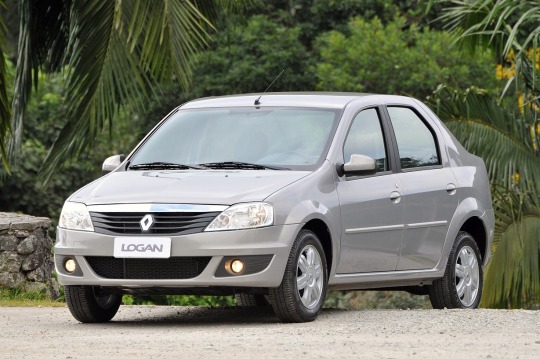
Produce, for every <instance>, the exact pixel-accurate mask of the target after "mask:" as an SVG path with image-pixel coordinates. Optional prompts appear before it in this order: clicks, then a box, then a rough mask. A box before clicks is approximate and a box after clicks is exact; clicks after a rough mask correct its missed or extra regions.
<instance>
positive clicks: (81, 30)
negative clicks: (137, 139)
mask: <svg viewBox="0 0 540 359" xmlns="http://www.w3.org/2000/svg"><path fill="white" fill-rule="evenodd" d="M239 4H241V2H240V1H237V0H235V1H232V0H221V1H217V2H209V1H203V0H199V1H168V2H163V1H160V0H150V1H140V0H138V1H120V0H116V1H100V0H88V1H82V2H78V1H55V0H41V1H31V0H20V1H19V2H18V6H19V16H20V25H21V26H20V33H19V44H18V54H17V74H16V77H15V89H14V96H13V102H12V112H13V117H12V120H11V131H9V121H10V119H9V117H6V116H2V117H0V150H1V149H3V148H5V145H6V143H7V141H8V140H9V141H10V143H11V145H12V146H11V149H12V151H11V153H10V154H8V156H12V155H13V154H14V153H15V152H16V150H17V149H18V148H19V146H20V144H21V141H22V138H23V137H22V134H23V125H24V118H25V110H26V107H27V105H28V103H29V101H30V95H31V92H32V85H35V86H36V87H37V84H38V82H39V77H38V74H39V73H40V71H46V72H48V73H58V72H63V74H64V75H65V76H66V79H67V81H66V82H65V88H64V91H65V93H66V95H67V96H65V103H64V106H63V113H64V117H65V118H66V121H64V122H63V127H62V130H61V131H60V132H59V134H58V136H57V137H56V139H55V141H54V143H53V145H52V148H51V149H50V150H49V152H48V154H47V157H46V159H45V160H44V162H43V171H44V174H45V179H46V180H49V179H51V178H52V177H53V175H54V174H55V171H56V170H57V169H58V168H60V167H61V165H62V164H63V163H65V162H66V161H67V160H69V159H73V158H77V157H78V156H79V155H80V154H81V153H82V152H83V151H85V150H88V149H91V148H92V147H93V146H94V145H95V141H96V139H97V138H98V137H99V135H100V134H101V132H102V130H103V129H104V128H109V130H110V129H111V128H112V122H113V121H114V120H115V119H116V117H117V116H118V115H119V113H120V110H125V109H128V108H130V107H132V106H133V107H135V108H138V109H143V107H144V104H145V102H146V101H147V98H148V96H151V95H153V93H152V91H151V90H152V89H153V88H155V86H157V84H158V83H159V82H161V81H165V80H169V79H172V78H175V79H176V80H177V81H178V82H179V83H180V84H181V85H182V86H183V88H184V89H185V88H187V85H188V83H189V81H190V78H191V76H190V75H191V66H190V64H191V58H192V57H193V55H194V54H195V53H196V52H197V51H198V50H200V49H201V48H202V47H203V46H204V45H206V42H207V41H208V40H209V39H210V35H209V34H210V31H213V30H214V29H213V27H212V25H211V23H210V20H212V19H213V18H214V17H215V16H218V14H219V15H221V14H222V12H219V11H217V10H218V9H220V10H223V12H224V13H226V12H227V10H229V9H230V8H232V7H233V5H235V6H236V5H239ZM0 25H1V24H0ZM0 45H1V44H0ZM2 49H3V47H2V46H0V50H2ZM3 64H5V62H2V63H0V79H1V78H3V77H2V76H3V73H2V69H3V67H2V65H3ZM6 92H7V86H2V87H0V100H1V99H2V98H3V96H4V95H5V93H6ZM0 113H1V108H0ZM8 132H9V135H10V136H9V137H10V138H9V139H8V136H6V134H8ZM0 153H1V151H0ZM2 159H3V160H4V161H5V160H6V156H5V155H3V156H2Z"/></svg>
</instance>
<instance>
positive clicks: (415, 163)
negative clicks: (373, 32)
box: [387, 106, 458, 270]
mask: <svg viewBox="0 0 540 359" xmlns="http://www.w3.org/2000/svg"><path fill="white" fill-rule="evenodd" d="M387 110H388V115H389V118H390V122H391V124H392V128H393V131H394V134H395V140H396V143H397V149H398V154H399V166H400V170H399V174H398V176H399V180H400V183H401V185H402V186H403V193H402V196H403V206H404V218H403V220H404V224H405V229H404V232H403V241H402V245H401V253H400V258H399V263H398V266H397V270H413V269H428V268H433V267H435V266H436V264H437V263H438V261H439V260H440V258H441V254H442V249H443V245H444V241H445V239H446V233H447V231H448V226H449V225H450V221H451V219H452V216H453V214H454V212H455V210H456V208H457V205H458V196H457V195H456V193H457V181H456V179H455V177H454V174H453V172H452V170H451V169H450V168H449V167H444V166H442V161H441V150H443V149H444V148H443V146H444V143H442V142H440V141H439V136H438V129H437V128H436V126H434V125H432V124H430V122H428V121H426V119H424V118H423V117H422V116H421V115H420V114H419V113H418V112H417V111H416V110H415V109H414V108H413V107H406V106H388V107H387Z"/></svg>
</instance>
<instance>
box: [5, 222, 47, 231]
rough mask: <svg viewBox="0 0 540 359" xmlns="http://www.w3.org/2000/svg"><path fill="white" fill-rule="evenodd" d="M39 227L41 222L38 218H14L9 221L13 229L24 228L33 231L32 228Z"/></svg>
mask: <svg viewBox="0 0 540 359" xmlns="http://www.w3.org/2000/svg"><path fill="white" fill-rule="evenodd" d="M38 227H41V223H40V221H39V220H31V219H28V220H23V219H21V220H16V221H13V222H11V229H13V230H17V229H18V230H21V229H22V230H25V231H33V230H34V229H36V228H38Z"/></svg>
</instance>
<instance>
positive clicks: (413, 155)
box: [388, 107, 440, 169]
mask: <svg viewBox="0 0 540 359" xmlns="http://www.w3.org/2000/svg"><path fill="white" fill-rule="evenodd" d="M388 113H389V114H390V120H391V121H392V126H393V128H394V133H395V135H396V140H397V145H398V150H399V158H400V162H401V168H402V169H407V168H415V167H423V166H435V165H438V164H440V161H439V155H438V151H437V145H436V141H435V136H434V135H433V133H432V132H431V130H430V129H429V128H428V126H427V125H426V124H425V123H424V122H423V121H422V120H421V119H420V117H418V115H417V114H416V113H415V112H414V111H413V110H411V109H410V108H406V107H388Z"/></svg>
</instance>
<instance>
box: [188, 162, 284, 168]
mask: <svg viewBox="0 0 540 359" xmlns="http://www.w3.org/2000/svg"><path fill="white" fill-rule="evenodd" d="M199 166H203V167H206V168H212V169H216V170H290V168H287V167H278V166H267V165H259V164H257V163H249V162H236V161H228V162H208V163H199Z"/></svg>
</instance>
